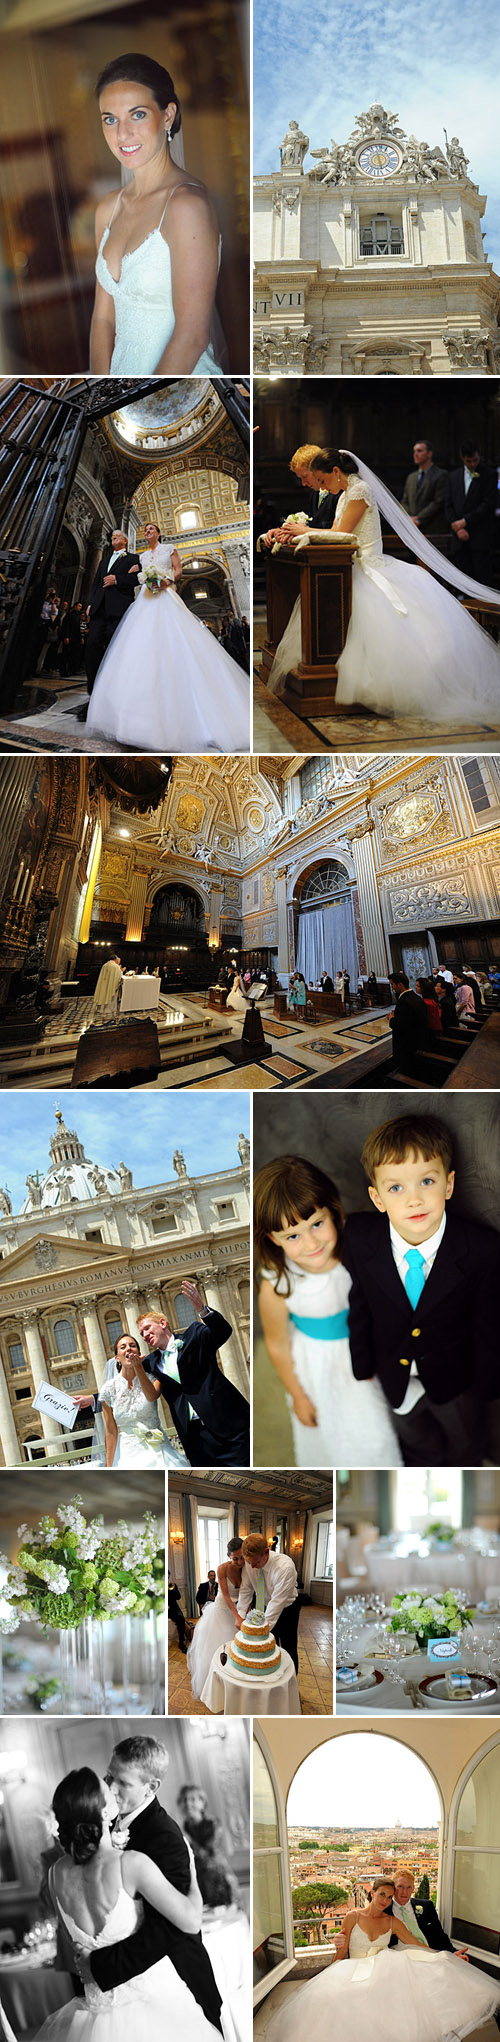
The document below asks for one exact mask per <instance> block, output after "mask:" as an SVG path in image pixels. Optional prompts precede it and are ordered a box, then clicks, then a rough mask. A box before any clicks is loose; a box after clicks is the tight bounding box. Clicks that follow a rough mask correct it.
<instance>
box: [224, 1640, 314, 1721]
mask: <svg viewBox="0 0 500 2042" xmlns="http://www.w3.org/2000/svg"><path fill="white" fill-rule="evenodd" d="M220 1651H221V1648H220V1646H219V1647H218V1649H217V1652H214V1656H213V1660H212V1664H211V1667H210V1672H209V1674H208V1676H207V1679H206V1681H205V1686H204V1688H203V1692H202V1696H201V1700H202V1702H204V1703H205V1708H206V1709H210V1710H211V1713H212V1715H213V1716H218V1715H221V1714H222V1713H223V1714H224V1715H225V1716H300V1714H301V1707H300V1695H299V1687H298V1681H297V1675H296V1672H295V1667H294V1664H293V1659H291V1658H290V1653H289V1652H284V1651H283V1647H282V1648H281V1666H280V1669H279V1673H274V1674H268V1675H267V1678H266V1679H265V1680H263V1681H260V1682H259V1681H258V1680H243V1679H242V1677H241V1675H240V1674H239V1673H238V1672H237V1670H236V1667H233V1666H230V1664H229V1659H228V1662H227V1666H221V1663H220Z"/></svg>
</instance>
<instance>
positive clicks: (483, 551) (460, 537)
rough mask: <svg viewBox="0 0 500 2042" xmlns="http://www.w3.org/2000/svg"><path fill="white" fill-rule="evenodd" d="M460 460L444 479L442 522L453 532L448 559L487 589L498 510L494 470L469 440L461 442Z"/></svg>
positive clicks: (490, 574) (489, 582)
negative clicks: (444, 510)
mask: <svg viewBox="0 0 500 2042" xmlns="http://www.w3.org/2000/svg"><path fill="white" fill-rule="evenodd" d="M460 460H461V466H460V468H453V469H452V472H451V475H447V478H446V499H445V508H446V523H447V525H450V526H451V530H452V533H453V546H452V551H451V559H452V560H453V561H454V563H455V566H456V567H461V568H463V572H464V574H470V575H471V577H472V580H473V581H482V582H484V583H485V585H486V587H487V588H491V585H492V580H493V574H494V548H495V530H496V518H495V513H496V512H497V510H498V508H499V501H498V481H497V474H496V469H495V468H487V467H486V464H485V462H484V461H483V460H482V459H481V455H480V453H479V452H478V449H477V447H475V445H474V441H473V440H464V441H463V444H462V446H461V448H460Z"/></svg>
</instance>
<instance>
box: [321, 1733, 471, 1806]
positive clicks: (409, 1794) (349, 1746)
mask: <svg viewBox="0 0 500 2042" xmlns="http://www.w3.org/2000/svg"><path fill="white" fill-rule="evenodd" d="M287 1818H288V1822H289V1823H291V1825H292V1827H294V1826H295V1824H298V1823H315V1822H317V1823H327V1824H329V1823H332V1824H334V1825H335V1827H338V1828H342V1826H343V1824H345V1826H346V1828H347V1829H352V1828H355V1827H356V1826H357V1825H358V1824H359V1825H360V1827H363V1826H364V1825H366V1826H367V1827H370V1826H372V1825H373V1826H377V1825H378V1824H380V1825H383V1826H384V1828H387V1829H391V1828H393V1826H394V1823H396V1822H398V1821H399V1822H402V1824H403V1828H404V1827H405V1825H408V1826H409V1827H414V1826H416V1827H418V1828H420V1829H431V1828H432V1827H434V1826H437V1824H438V1823H439V1820H440V1806H439V1796H438V1792H437V1788H436V1786H435V1784H434V1780H433V1779H432V1776H431V1774H430V1772H428V1769H427V1766H426V1765H425V1764H424V1762H423V1760H422V1759H421V1758H418V1757H417V1755H416V1753H415V1752H414V1751H410V1750H408V1746H407V1745H403V1744H399V1743H398V1742H397V1740H396V1738H395V1737H387V1736H386V1737H382V1736H379V1735H377V1733H376V1732H374V1731H367V1732H366V1734H365V1733H364V1732H360V1731H357V1732H356V1733H355V1734H354V1735H352V1734H350V1733H349V1732H348V1731H347V1732H346V1733H345V1735H343V1736H340V1735H338V1734H337V1736H335V1737H332V1738H331V1739H330V1740H329V1741H328V1742H327V1743H324V1744H321V1745H320V1746H319V1747H318V1750H317V1751H313V1752H311V1753H310V1755H309V1757H308V1758H307V1759H305V1760H304V1764H303V1765H302V1766H301V1767H300V1769H299V1772H298V1773H296V1775H295V1779H294V1780H293V1782H292V1786H291V1788H290V1793H289V1796H288V1807H287Z"/></svg>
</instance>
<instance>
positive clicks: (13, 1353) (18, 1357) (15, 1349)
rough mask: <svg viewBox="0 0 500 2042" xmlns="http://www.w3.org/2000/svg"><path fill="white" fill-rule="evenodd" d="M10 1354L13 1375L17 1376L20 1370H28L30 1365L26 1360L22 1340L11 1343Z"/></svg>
mask: <svg viewBox="0 0 500 2042" xmlns="http://www.w3.org/2000/svg"><path fill="white" fill-rule="evenodd" d="M9 1354H10V1365H11V1369H12V1373H13V1375H15V1374H16V1372H17V1371H18V1370H19V1369H23V1368H27V1366H28V1363H27V1360H26V1355H25V1352H24V1347H23V1346H22V1344H21V1341H20V1340H12V1341H9Z"/></svg>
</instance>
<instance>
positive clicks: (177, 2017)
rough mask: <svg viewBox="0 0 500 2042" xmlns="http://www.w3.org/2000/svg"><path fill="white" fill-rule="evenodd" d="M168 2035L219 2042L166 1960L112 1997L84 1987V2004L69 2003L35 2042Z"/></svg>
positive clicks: (155, 2041)
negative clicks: (85, 1992) (85, 1993)
mask: <svg viewBox="0 0 500 2042" xmlns="http://www.w3.org/2000/svg"><path fill="white" fill-rule="evenodd" d="M167 2034H177V2035H179V2036H182V2042H221V2037H220V2032H219V2029H218V2028H214V2027H212V2023H211V2021H206V2020H205V2015H204V2013H203V2012H202V2009H201V2007H200V2006H198V2002H197V2000H195V1999H193V1994H192V1992H190V1991H189V1987H188V1986H187V1985H185V1983H184V1979H183V1978H180V1977H179V1973H178V1971H176V1970H175V1968H174V1965H173V1964H171V1962H170V1958H169V1957H162V1958H161V1960H160V1963H159V1964H153V1965H151V1968H150V1970H149V1971H143V1972H141V1976H140V1978H131V1979H129V1980H128V1983H127V1984H126V1985H117V1986H115V1987H114V1989H113V1991H112V1992H100V1991H99V1988H98V1986H95V1985H94V1986H90V1987H89V1986H87V1996H86V1998H85V1999H72V2000H69V2002H68V2006H67V2007H61V2010H60V2012H59V2013H57V2014H49V2017H48V2020H47V2021H44V2024H43V2028H39V2031H38V2034H37V2036H36V2042H139V2038H140V2036H142V2035H144V2036H147V2042H165V2036H166V2035H167Z"/></svg>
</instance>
